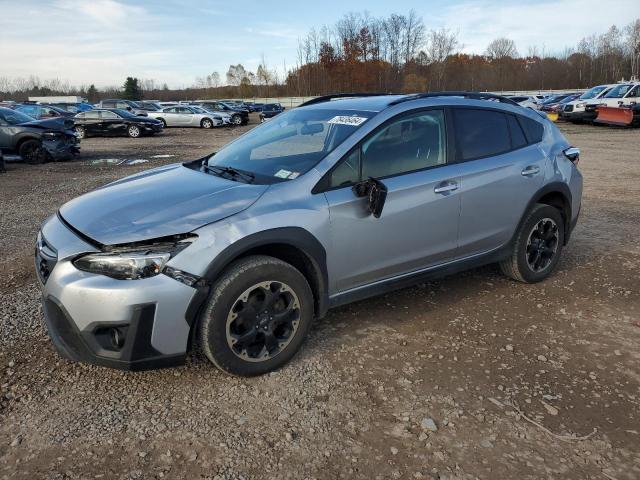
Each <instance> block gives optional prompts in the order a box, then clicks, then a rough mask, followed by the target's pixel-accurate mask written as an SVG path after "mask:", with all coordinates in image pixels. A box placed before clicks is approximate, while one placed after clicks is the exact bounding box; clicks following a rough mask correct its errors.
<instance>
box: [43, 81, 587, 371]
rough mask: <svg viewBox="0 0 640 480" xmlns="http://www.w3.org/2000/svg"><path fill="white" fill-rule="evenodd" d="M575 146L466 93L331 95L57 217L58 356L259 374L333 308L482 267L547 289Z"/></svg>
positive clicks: (562, 241) (46, 277)
mask: <svg viewBox="0 0 640 480" xmlns="http://www.w3.org/2000/svg"><path fill="white" fill-rule="evenodd" d="M578 160H579V151H578V149H577V148H574V147H572V146H571V145H570V144H569V143H568V142H567V140H566V139H565V138H564V137H563V135H562V134H561V133H560V132H559V130H558V129H557V128H556V127H555V126H554V125H553V124H552V123H551V122H550V121H548V120H546V119H545V118H542V117H541V116H540V115H539V114H538V113H536V112H534V111H531V110H530V109H525V108H522V107H520V106H518V105H516V104H514V103H513V102H511V101H509V100H507V99H505V98H503V97H499V96H494V95H489V94H479V93H467V92H455V93H451V92H449V93H431V94H414V95H374V96H370V95H365V94H360V95H358V94H351V95H333V96H327V97H320V98H316V99H314V100H312V101H310V102H307V103H306V104H303V105H302V106H301V107H299V108H295V109H293V110H291V111H287V112H285V113H282V114H280V115H278V116H277V117H275V118H274V119H273V120H272V121H271V122H268V123H265V124H263V125H261V126H259V127H257V128H254V129H253V130H251V131H249V132H248V133H246V134H244V135H243V136H241V137H239V138H238V139H237V140H235V141H233V142H232V143H230V144H228V145H226V146H225V147H224V148H222V149H221V150H220V151H219V152H216V153H215V154H211V155H208V156H207V157H205V158H202V159H199V160H195V161H191V162H187V163H182V164H174V165H167V166H163V167H160V168H155V169H152V170H148V171H145V172H142V173H138V174H135V175H132V176H130V177H127V178H124V179H122V180H119V181H116V182H113V183H110V184H108V185H106V186H104V187H102V188H99V189H97V190H95V191H93V192H90V193H87V194H85V195H82V196H80V197H78V198H76V199H74V200H72V201H70V202H68V203H66V204H65V205H63V206H62V207H61V208H60V210H59V211H58V212H57V214H56V215H54V216H52V217H50V218H49V219H48V220H46V221H45V222H44V224H43V225H42V228H41V231H40V232H39V234H38V238H37V246H36V252H35V263H36V270H37V274H38V278H39V280H40V282H41V285H42V290H43V304H44V313H45V319H46V323H47V327H48V332H49V335H50V337H51V339H52V340H53V343H54V344H55V346H56V347H57V349H58V350H59V352H60V353H61V354H62V355H64V356H65V357H67V358H69V359H72V360H77V361H85V362H90V363H94V364H98V365H104V366H109V367H116V368H125V369H143V368H154V367H162V366H171V365H178V364H181V363H184V361H185V357H186V355H187V353H188V352H189V351H190V350H192V349H196V350H202V351H203V352H204V353H205V355H206V356H207V357H208V358H209V359H210V360H211V361H212V362H213V363H214V364H215V365H217V366H218V367H219V368H221V369H223V370H224V371H226V372H229V373H232V374H235V375H257V374H262V373H265V372H268V371H270V370H273V369H275V368H278V367H280V366H281V365H283V364H284V363H286V362H287V361H288V360H290V359H291V358H292V357H293V356H294V354H295V353H296V352H297V351H298V350H299V349H300V346H301V345H302V343H303V341H304V339H305V336H306V335H307V333H308V331H309V328H310V326H311V324H312V321H313V319H314V318H319V317H322V316H324V315H325V314H326V313H327V311H328V310H329V309H330V308H333V307H336V306H339V305H343V304H345V303H348V302H353V301H355V300H360V299H363V298H366V297H369V296H372V295H377V294H381V293H384V292H388V291H390V290H392V289H396V288H400V287H403V286H407V285H411V284H414V283H417V282H422V281H425V280H426V279H431V278H435V277H438V276H443V275H448V274H451V273H455V272H458V271H461V270H464V269H468V268H472V267H476V266H479V265H483V264H488V263H499V264H500V267H501V269H502V271H503V272H504V273H505V274H506V275H508V276H509V277H511V278H513V279H516V280H519V281H521V282H525V283H532V282H538V281H540V280H543V279H545V278H546V277H548V276H549V275H550V274H551V272H552V271H553V270H554V269H555V267H556V266H557V264H558V261H559V260H560V255H561V253H562V249H563V247H564V246H565V245H566V244H567V241H568V240H569V236H570V234H571V231H572V230H573V227H574V226H575V224H576V221H577V218H578V214H579V212H580V201H581V195H582V175H581V174H580V172H579V171H578V169H577V163H578Z"/></svg>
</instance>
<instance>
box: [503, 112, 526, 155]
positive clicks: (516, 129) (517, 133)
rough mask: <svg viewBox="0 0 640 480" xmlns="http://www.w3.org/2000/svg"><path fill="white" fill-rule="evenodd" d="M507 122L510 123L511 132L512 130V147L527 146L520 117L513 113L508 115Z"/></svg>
mask: <svg viewBox="0 0 640 480" xmlns="http://www.w3.org/2000/svg"><path fill="white" fill-rule="evenodd" d="M507 123H508V124H509V132H511V147H512V148H513V149H517V148H522V147H524V146H526V145H527V139H526V138H525V136H524V132H523V131H522V127H521V126H520V123H518V119H517V118H516V117H514V116H513V115H507Z"/></svg>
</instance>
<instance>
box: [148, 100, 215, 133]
mask: <svg viewBox="0 0 640 480" xmlns="http://www.w3.org/2000/svg"><path fill="white" fill-rule="evenodd" d="M149 116H150V117H151V118H156V119H158V120H160V121H161V122H162V123H163V124H164V126H165V127H200V128H213V127H218V126H220V125H222V124H223V123H224V121H223V120H222V118H220V116H219V115H214V114H212V113H211V112H207V111H200V110H196V109H194V107H191V106H187V105H179V106H175V107H166V108H163V109H162V110H160V111H158V112H149Z"/></svg>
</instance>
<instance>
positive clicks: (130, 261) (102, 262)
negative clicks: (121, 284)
mask: <svg viewBox="0 0 640 480" xmlns="http://www.w3.org/2000/svg"><path fill="white" fill-rule="evenodd" d="M170 258H171V253H169V252H148V251H147V252H108V253H90V254H88V255H84V256H82V257H79V258H77V259H75V260H74V261H73V264H74V265H75V267H76V268H77V269H78V270H83V271H85V272H90V273H97V274H100V275H106V276H108V277H112V278H116V279H118V280H137V279H140V278H148V277H153V276H155V275H158V274H159V273H160V272H161V271H162V268H163V267H164V266H165V264H166V263H167V262H168V261H169V259H170Z"/></svg>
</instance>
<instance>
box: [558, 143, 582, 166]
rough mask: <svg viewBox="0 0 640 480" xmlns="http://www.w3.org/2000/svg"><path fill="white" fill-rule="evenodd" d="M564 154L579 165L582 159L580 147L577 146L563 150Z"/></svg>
mask: <svg viewBox="0 0 640 480" xmlns="http://www.w3.org/2000/svg"><path fill="white" fill-rule="evenodd" d="M562 153H564V156H565V157H567V159H568V160H569V161H570V162H571V163H573V164H574V165H578V162H579V161H580V149H579V148H577V147H569V148H567V149H566V150H563V151H562Z"/></svg>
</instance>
